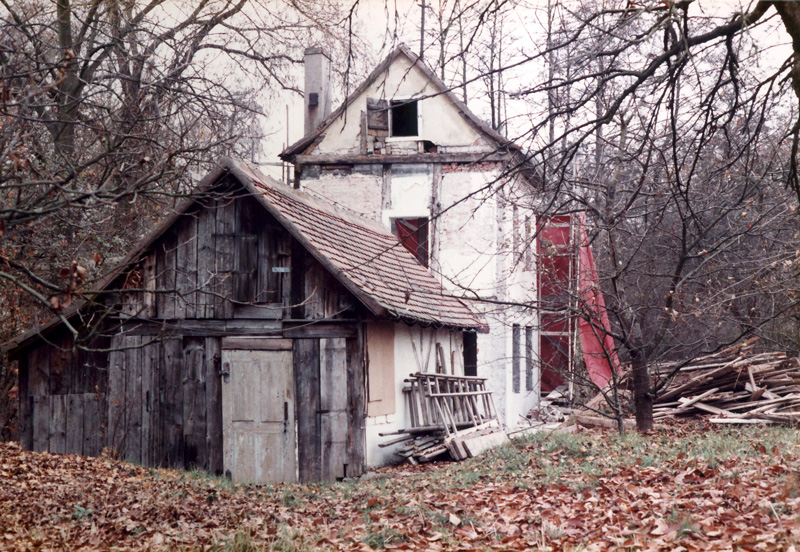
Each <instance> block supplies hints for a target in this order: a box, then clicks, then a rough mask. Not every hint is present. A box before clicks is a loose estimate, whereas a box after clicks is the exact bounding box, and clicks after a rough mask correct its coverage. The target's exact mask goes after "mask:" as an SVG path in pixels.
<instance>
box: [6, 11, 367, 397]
mask: <svg viewBox="0 0 800 552" xmlns="http://www.w3.org/2000/svg"><path fill="white" fill-rule="evenodd" d="M349 28H350V27H349V22H348V20H347V17H346V14H345V16H344V17H343V16H342V15H341V14H340V9H339V6H338V4H337V3H336V2H316V1H314V2H312V1H306V0H300V1H297V0H292V1H287V2H272V1H269V2H247V1H244V0H202V1H200V2H194V3H181V2H168V1H165V0H148V1H137V0H112V1H99V0H93V1H86V2H76V1H73V0H57V1H56V2H49V1H44V0H21V1H14V2H8V1H7V0H0V316H2V318H3V320H4V323H3V326H2V328H0V341H5V340H7V339H9V338H10V337H12V336H13V335H15V334H16V333H17V332H19V331H21V330H22V329H24V328H26V327H28V326H29V325H30V322H31V321H32V318H34V317H49V316H52V315H53V314H57V315H58V314H60V313H61V312H62V311H63V310H64V309H66V308H67V307H68V306H69V305H70V304H71V303H72V302H73V301H74V300H75V299H76V298H77V297H78V296H79V295H80V294H82V293H83V292H85V291H89V290H91V289H92V286H93V283H94V282H95V281H96V280H97V279H98V278H99V277H101V276H102V275H103V272H104V269H105V267H111V266H113V264H114V261H115V260H118V259H120V258H122V257H123V256H124V254H125V253H126V252H127V251H128V249H129V247H130V245H131V244H132V243H134V242H135V241H136V240H138V239H139V237H140V236H141V235H142V232H143V230H144V229H145V228H147V227H149V226H150V225H152V223H153V222H154V221H157V220H158V219H160V218H163V217H164V216H165V214H167V213H168V212H169V210H170V208H171V207H172V206H173V205H174V204H175V201H176V200H178V199H179V198H180V197H183V196H185V195H186V194H188V193H190V192H191V186H192V180H193V176H195V175H197V174H199V173H200V172H201V171H206V170H207V169H208V164H209V163H212V162H213V160H214V159H216V158H218V157H219V156H220V155H222V154H228V155H238V156H245V155H246V156H247V157H249V155H247V154H249V152H250V150H251V148H252V147H253V146H252V144H253V143H254V142H257V141H258V140H260V139H261V138H262V137H263V134H264V132H263V130H262V122H263V120H264V118H266V117H268V116H269V114H270V111H271V109H270V103H271V102H272V101H273V100H275V99H276V97H277V95H278V94H280V93H282V92H284V91H289V92H292V93H293V92H296V93H300V90H299V88H298V87H296V86H295V84H294V82H295V81H294V71H293V69H294V67H295V66H298V65H299V64H300V63H302V59H301V57H300V56H299V55H298V53H300V52H302V48H303V47H304V46H307V45H309V44H311V43H314V42H324V43H326V44H327V45H328V46H329V47H330V46H331V45H334V46H336V47H337V48H339V49H344V48H352V47H355V46H356V45H355V44H353V43H352V41H349V40H348V29H349ZM280 115H281V118H282V115H283V110H281V111H280ZM0 372H2V373H3V374H5V373H6V372H7V368H6V365H5V364H3V366H2V368H0ZM6 387H8V385H6ZM0 402H5V399H2V400H0Z"/></svg>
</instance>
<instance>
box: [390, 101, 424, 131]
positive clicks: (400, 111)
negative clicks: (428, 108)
mask: <svg viewBox="0 0 800 552" xmlns="http://www.w3.org/2000/svg"><path fill="white" fill-rule="evenodd" d="M390 105H391V110H390V113H391V120H392V126H391V135H392V136H418V135H419V128H418V124H417V101H416V100H392V102H391V104H390Z"/></svg>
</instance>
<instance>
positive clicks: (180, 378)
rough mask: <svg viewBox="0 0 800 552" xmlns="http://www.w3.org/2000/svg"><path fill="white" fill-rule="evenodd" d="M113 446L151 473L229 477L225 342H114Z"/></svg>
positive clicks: (122, 338) (122, 337)
mask: <svg viewBox="0 0 800 552" xmlns="http://www.w3.org/2000/svg"><path fill="white" fill-rule="evenodd" d="M111 348H112V351H111V369H110V374H109V376H110V377H109V397H110V400H109V410H108V429H107V433H106V446H107V447H109V448H110V449H111V450H113V451H114V452H115V453H116V455H117V456H118V457H120V458H125V459H128V460H130V461H133V462H137V463H141V464H144V465H148V466H154V465H155V466H183V467H187V468H188V467H197V468H201V469H204V470H207V471H210V472H212V473H221V471H222V451H221V448H222V429H221V428H222V407H221V402H220V400H221V399H220V385H219V369H218V362H219V360H218V359H219V351H220V339H219V338H209V337H181V336H171V337H165V338H163V339H160V338H159V339H153V338H150V337H146V336H132V335H127V334H119V335H117V336H115V337H114V339H113V340H112V347H111Z"/></svg>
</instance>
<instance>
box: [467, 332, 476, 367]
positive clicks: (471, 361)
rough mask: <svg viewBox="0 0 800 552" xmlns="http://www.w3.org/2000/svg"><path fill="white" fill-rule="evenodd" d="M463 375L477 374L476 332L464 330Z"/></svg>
mask: <svg viewBox="0 0 800 552" xmlns="http://www.w3.org/2000/svg"><path fill="white" fill-rule="evenodd" d="M464 375H465V376H477V375H478V334H476V333H473V332H464Z"/></svg>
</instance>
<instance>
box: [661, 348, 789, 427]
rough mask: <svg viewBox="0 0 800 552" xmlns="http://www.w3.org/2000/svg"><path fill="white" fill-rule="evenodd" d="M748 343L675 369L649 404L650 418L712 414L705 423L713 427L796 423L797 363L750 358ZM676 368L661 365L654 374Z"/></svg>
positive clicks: (778, 356) (777, 355)
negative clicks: (662, 389) (672, 377)
mask: <svg viewBox="0 0 800 552" xmlns="http://www.w3.org/2000/svg"><path fill="white" fill-rule="evenodd" d="M754 342H755V341H754V340H749V341H747V342H745V343H743V344H742V345H739V346H736V347H732V348H730V349H726V350H725V351H722V352H720V353H717V354H715V355H709V356H706V357H702V358H698V359H696V360H694V361H693V362H691V363H689V364H686V365H685V366H682V367H680V369H678V371H677V374H676V375H675V377H674V379H673V380H672V381H671V382H670V384H669V386H668V387H667V388H666V389H665V390H664V391H663V392H662V393H661V394H660V395H659V396H658V397H657V399H656V400H655V404H654V408H653V416H654V418H656V419H659V418H664V417H667V416H691V415H696V414H712V415H713V416H712V417H711V418H710V421H711V422H714V423H719V424H759V423H783V424H793V423H796V422H798V421H800V360H799V359H797V358H788V357H787V355H786V354H785V353H781V352H771V353H758V354H755V353H753V352H752V346H753V344H754ZM676 368H677V365H676V364H673V365H669V364H663V365H660V366H658V367H657V368H656V374H657V375H660V376H662V377H663V376H666V375H668V374H670V373H672V372H674V371H675V369H676Z"/></svg>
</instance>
